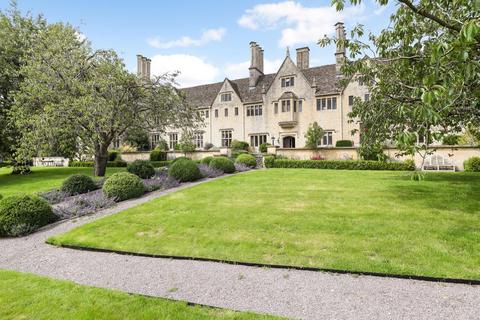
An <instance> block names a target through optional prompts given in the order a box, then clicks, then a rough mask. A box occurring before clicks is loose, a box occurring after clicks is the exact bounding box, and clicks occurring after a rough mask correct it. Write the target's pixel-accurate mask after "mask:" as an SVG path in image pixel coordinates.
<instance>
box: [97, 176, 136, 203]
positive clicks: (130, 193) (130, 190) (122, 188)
mask: <svg viewBox="0 0 480 320" xmlns="http://www.w3.org/2000/svg"><path fill="white" fill-rule="evenodd" d="M102 191H103V194H104V195H105V196H106V197H107V198H115V200H116V201H123V200H127V199H131V198H137V197H140V196H141V195H142V194H143V193H144V192H145V187H144V185H143V181H142V180H141V179H140V178H139V177H138V176H136V175H134V174H131V173H128V172H119V173H115V174H113V175H112V176H111V177H109V178H108V179H107V181H105V183H104V184H103V187H102Z"/></svg>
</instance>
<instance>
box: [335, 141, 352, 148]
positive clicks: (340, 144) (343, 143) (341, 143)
mask: <svg viewBox="0 0 480 320" xmlns="http://www.w3.org/2000/svg"><path fill="white" fill-rule="evenodd" d="M335 147H338V148H340V147H353V141H352V140H338V141H337V142H335Z"/></svg>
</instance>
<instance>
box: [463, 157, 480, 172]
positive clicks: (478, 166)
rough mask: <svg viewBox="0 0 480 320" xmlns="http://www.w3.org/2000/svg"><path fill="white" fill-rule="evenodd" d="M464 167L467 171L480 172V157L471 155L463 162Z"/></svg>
mask: <svg viewBox="0 0 480 320" xmlns="http://www.w3.org/2000/svg"><path fill="white" fill-rule="evenodd" d="M463 168H464V169H465V171H467V172H480V157H471V158H468V159H467V160H465V161H464V162H463Z"/></svg>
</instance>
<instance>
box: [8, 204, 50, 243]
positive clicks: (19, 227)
mask: <svg viewBox="0 0 480 320" xmlns="http://www.w3.org/2000/svg"><path fill="white" fill-rule="evenodd" d="M55 220H56V216H55V215H54V214H53V211H52V207H51V206H50V204H49V203H48V202H47V201H46V200H45V199H42V198H40V197H39V196H34V195H14V196H10V197H6V198H4V199H2V200H0V236H20V235H25V234H28V233H31V232H33V231H35V230H37V229H38V228H40V227H43V226H45V225H47V224H49V223H51V222H54V221H55Z"/></svg>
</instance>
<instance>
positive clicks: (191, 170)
mask: <svg viewBox="0 0 480 320" xmlns="http://www.w3.org/2000/svg"><path fill="white" fill-rule="evenodd" d="M177 159H178V158H177ZM168 175H169V176H171V177H173V178H175V179H177V180H178V181H180V182H187V181H195V180H198V179H200V178H201V177H202V176H201V174H200V170H199V169H198V167H197V164H196V163H195V162H194V161H192V160H190V159H183V160H179V161H175V162H174V163H172V165H171V166H170V168H169V169H168Z"/></svg>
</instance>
